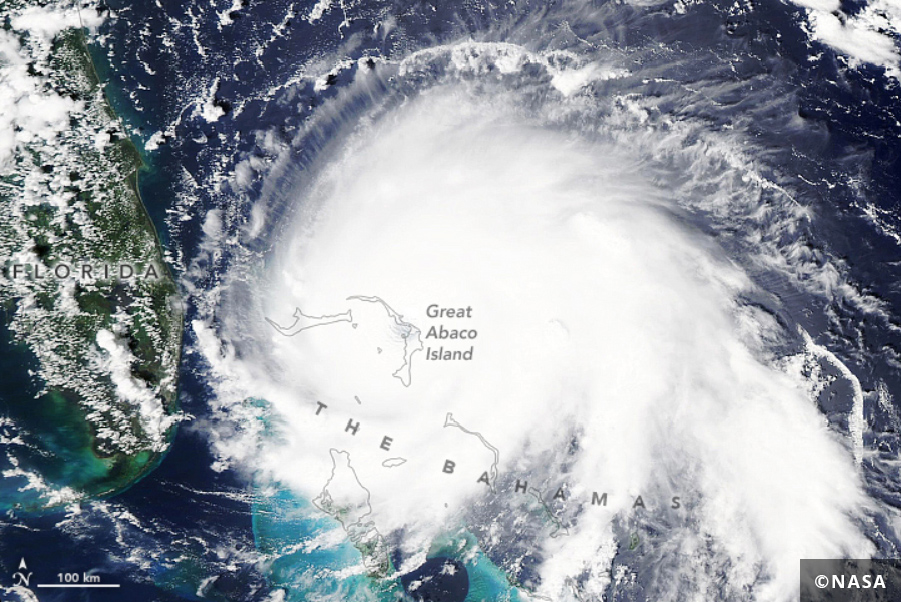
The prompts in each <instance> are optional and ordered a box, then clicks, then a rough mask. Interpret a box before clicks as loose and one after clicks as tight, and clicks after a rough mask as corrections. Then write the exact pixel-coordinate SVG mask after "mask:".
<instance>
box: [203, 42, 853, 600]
mask: <svg viewBox="0 0 901 602" xmlns="http://www.w3.org/2000/svg"><path fill="white" fill-rule="evenodd" d="M459 58H461V60H462V59H463V58H465V53H464V54H461V55H460V57H459ZM461 65H463V66H464V67H466V65H470V66H472V64H471V62H469V61H463V62H462V63H461ZM473 68H475V67H473ZM510 68H511V69H513V67H510ZM633 150H634V147H633V146H629V145H626V144H622V145H614V144H609V143H604V144H602V143H598V144H595V145H591V144H588V143H584V142H575V141H573V140H571V139H568V138H566V137H564V136H562V135H560V134H555V133H552V132H550V131H548V130H544V129H541V128H538V127H534V124H528V123H522V122H518V121H517V120H516V119H514V118H511V113H510V112H509V111H506V110H505V108H504V107H503V102H501V101H497V102H495V104H493V105H489V104H486V103H483V102H475V101H473V99H472V97H470V96H469V95H468V94H466V93H465V92H462V91H461V90H459V89H455V88H452V87H451V88H438V89H434V90H432V91H430V92H429V93H426V94H424V95H423V97H422V98H420V99H418V100H415V101H409V102H408V103H407V104H405V105H404V106H403V107H402V108H400V109H399V110H398V111H397V112H396V113H393V114H391V115H389V116H387V117H385V118H383V119H382V120H381V122H380V123H379V124H378V125H376V126H374V127H372V128H370V129H368V130H365V131H364V134H363V135H362V136H361V138H360V139H358V140H356V141H355V142H354V143H352V144H350V145H349V147H348V150H347V152H346V154H345V155H344V156H343V157H341V158H338V159H336V160H335V161H334V162H333V163H332V164H331V166H330V167H329V168H328V169H327V170H326V171H325V172H324V173H323V174H322V176H321V178H320V180H319V182H318V183H317V185H316V186H315V187H314V188H313V189H312V190H308V191H298V193H297V194H298V199H297V204H298V206H300V207H302V210H301V211H300V212H299V216H298V217H297V218H296V221H295V222H294V224H293V226H292V228H291V229H290V230H289V233H288V235H287V237H286V239H285V240H284V241H282V243H281V244H280V246H279V248H278V253H277V257H276V258H274V259H273V260H272V261H270V262H269V263H268V265H269V269H270V272H269V280H268V282H265V283H261V284H260V285H259V286H260V287H261V288H256V287H255V288H254V293H253V297H254V299H256V300H257V301H258V302H259V305H258V304H257V302H255V301H254V299H247V298H244V297H241V296H235V297H230V298H227V299H226V302H225V306H224V309H223V311H222V312H221V314H219V315H220V319H221V320H222V323H223V327H224V329H225V331H226V333H231V335H232V336H231V337H230V341H231V345H234V347H232V346H231V345H230V346H229V347H228V348H226V349H225V350H223V348H222V346H221V345H220V344H219V343H218V341H215V340H214V339H213V337H211V336H209V335H208V333H207V334H206V335H205V336H204V346H205V347H206V348H207V349H208V352H207V353H208V354H209V356H210V358H211V360H212V361H214V362H215V365H216V371H217V373H218V374H219V375H220V376H227V377H228V378H229V379H230V380H229V382H230V383H233V384H234V383H238V385H235V386H236V391H237V390H241V391H244V392H245V393H246V394H249V395H253V396H255V397H262V398H265V399H266V400H268V401H269V402H270V403H272V404H273V406H274V408H275V410H276V413H277V415H278V416H279V420H280V425H281V428H280V438H279V440H278V442H275V443H272V444H271V445H266V446H263V447H262V448H260V447H259V443H260V442H259V440H258V439H252V438H249V439H244V440H242V439H241V437H240V436H236V435H235V433H229V434H228V435H227V436H225V437H224V438H223V439H222V440H220V441H219V442H218V443H219V444H221V446H222V447H221V448H220V449H221V450H225V452H226V454H231V455H232V456H233V457H235V458H238V457H239V456H240V460H241V461H244V462H248V463H249V464H250V465H252V466H254V467H256V468H258V469H264V470H265V471H268V472H269V473H270V474H271V475H272V476H273V477H274V478H277V479H279V480H281V481H283V482H285V483H288V484H290V485H291V486H292V487H294V488H295V489H296V490H297V491H298V492H300V493H301V494H303V495H305V496H307V497H308V498H313V497H315V496H316V495H317V494H318V493H319V492H320V491H321V489H322V487H323V485H324V483H325V482H326V481H327V480H328V478H329V474H330V471H331V468H332V464H331V461H330V456H329V449H332V448H335V449H340V450H343V451H348V452H349V454H350V461H351V463H352V464H353V466H354V470H355V471H356V473H357V474H358V475H359V476H360V479H361V482H362V483H364V484H365V486H366V487H367V488H368V489H369V490H370V491H371V493H372V500H371V504H372V518H373V520H375V521H376V524H377V525H378V527H379V529H383V530H384V531H386V532H387V531H392V530H398V529H401V528H403V529H404V533H405V536H406V537H408V538H411V539H412V540H413V541H414V542H419V543H422V542H428V541H429V539H430V537H431V536H433V535H434V534H435V533H436V532H437V531H440V530H441V529H444V528H448V527H449V526H451V525H454V524H456V523H455V521H457V520H459V518H460V516H461V513H462V512H464V511H466V510H467V509H468V508H470V507H471V504H472V502H473V500H476V499H480V498H483V497H484V496H487V495H489V494H487V493H486V492H485V487H484V486H483V485H481V484H478V483H476V479H477V477H478V476H479V475H480V473H481V472H482V470H487V469H488V466H489V465H490V462H491V461H492V458H493V456H492V454H491V453H490V452H489V451H488V450H487V449H486V448H485V447H484V446H483V445H481V443H480V442H479V441H478V440H477V439H476V438H475V437H472V436H471V435H467V434H466V433H464V432H462V431H460V430H459V429H447V428H443V424H444V418H445V415H446V413H447V412H453V415H454V418H455V419H456V420H458V421H459V422H460V423H461V424H464V425H465V426H466V427H467V428H469V429H471V430H477V431H479V432H480V433H481V434H482V435H484V437H485V438H486V439H487V440H488V441H490V443H491V444H492V445H493V446H495V447H496V448H497V449H499V450H500V458H501V464H500V470H501V473H502V474H505V475H517V477H518V478H519V477H520V476H521V478H523V479H531V480H532V482H537V483H539V484H540V483H541V480H542V479H546V478H550V477H552V476H554V475H559V474H560V473H561V471H562V465H563V464H564V463H567V464H568V465H569V473H568V476H567V477H566V481H567V483H568V485H570V486H571V487H572V488H573V491H574V494H578V495H581V496H582V499H585V500H586V501H587V500H590V494H591V491H592V490H593V489H595V488H597V489H599V490H606V491H610V492H611V494H612V495H611V501H610V508H609V509H610V510H611V511H612V513H613V514H612V515H617V514H619V515H626V514H627V513H628V511H629V509H630V505H631V503H632V499H631V497H630V496H634V495H636V494H638V493H645V492H648V493H660V492H663V491H667V490H668V488H671V487H674V486H675V487H679V488H683V489H684V490H685V491H687V492H690V494H691V495H692V496H694V499H696V500H697V501H698V505H697V506H696V507H695V509H694V510H693V512H695V514H694V515H693V516H694V518H695V519H696V522H694V523H693V525H692V526H691V527H687V528H686V534H685V535H684V541H683V545H684V547H685V548H686V549H690V548H693V549H696V550H701V549H704V547H705V546H706V545H707V544H706V543H705V542H707V541H710V540H712V541H714V542H715V545H714V546H713V550H714V551H713V552H710V553H711V554H713V555H714V556H715V557H714V559H713V560H712V562H717V563H719V565H718V566H723V567H726V566H728V567H730V568H729V571H730V572H729V586H730V587H733V588H734V592H740V591H742V588H745V587H750V586H752V585H756V587H757V588H758V589H757V590H756V591H757V594H758V599H760V600H790V599H793V598H794V597H795V596H796V588H797V562H798V559H799V558H802V557H832V556H836V555H839V556H840V555H843V554H848V555H851V556H865V555H867V554H868V553H869V552H870V547H871V546H870V544H869V542H868V541H867V540H866V539H865V538H864V537H863V535H862V534H861V533H860V531H859V528H858V525H857V523H856V522H855V517H857V518H859V513H860V512H861V511H862V509H863V508H866V506H867V498H866V496H865V495H864V493H863V491H862V489H861V485H860V482H859V476H858V473H857V471H856V469H855V466H854V462H853V459H852V456H851V454H850V453H849V452H848V450H847V449H846V447H845V445H844V444H843V442H841V441H840V440H839V439H838V437H837V436H836V435H835V434H834V433H832V432H831V431H830V430H829V429H828V428H827V426H826V423H825V419H824V418H823V417H822V416H821V415H820V414H819V413H818V411H817V409H816V406H815V404H813V403H812V401H811V400H810V398H809V397H808V395H807V394H806V391H807V390H808V389H809V388H810V387H809V386H808V385H807V384H806V383H805V382H804V381H803V379H802V378H800V377H793V376H790V375H788V374H786V373H785V372H783V371H782V370H780V369H778V368H777V367H775V366H772V365H769V364H768V363H766V362H765V361H764V360H762V359H760V355H761V354H759V353H758V351H759V346H760V344H761V340H762V339H761V338H760V336H759V335H760V333H762V332H765V331H769V330H772V328H773V325H772V323H770V322H769V321H767V320H766V319H765V318H758V317H757V316H755V315H754V314H753V313H749V312H745V311H743V310H742V308H741V307H740V306H739V304H738V302H737V300H736V299H737V297H738V295H739V294H740V293H742V292H746V291H748V290H749V289H751V288H753V286H752V285H751V283H750V282H749V280H748V279H747V278H746V277H745V275H744V274H743V273H741V272H740V271H739V270H738V269H737V268H736V267H735V266H733V265H732V264H730V263H728V262H726V261H724V260H722V259H721V258H718V257H717V256H716V254H715V248H713V247H711V245H710V244H709V243H708V242H707V241H705V240H703V239H701V238H699V235H698V234H696V233H693V232H691V231H689V230H686V229H685V228H684V227H683V226H682V225H680V224H679V223H678V222H677V221H675V220H674V219H673V218H672V217H671V216H670V214H669V213H667V212H666V211H664V210H662V209H664V208H671V207H672V202H671V200H670V199H669V198H668V193H667V190H666V188H665V187H661V186H659V185H657V184H655V183H652V182H650V181H648V180H646V179H644V178H643V177H642V176H641V174H640V172H639V170H638V169H637V168H636V165H637V164H638V162H637V161H636V159H635V157H634V156H631V154H630V153H631V152H632V151H633ZM351 295H378V296H380V297H381V298H382V299H384V300H385V301H386V302H387V303H388V304H390V305H391V306H392V307H393V308H394V309H395V310H396V311H397V312H398V313H400V314H402V315H403V316H404V319H405V320H408V321H410V322H412V323H413V324H415V325H416V326H417V327H418V328H420V330H422V332H423V336H424V334H425V333H426V332H427V329H428V327H430V326H432V325H435V326H437V325H438V324H439V323H441V324H443V325H444V327H446V328H453V327H455V325H456V324H461V325H464V324H465V326H466V327H467V328H474V329H477V330H478V338H477V339H476V341H473V343H472V345H473V347H474V349H475V354H474V359H473V360H472V361H471V362H435V361H432V362H429V361H425V360H424V357H423V355H422V353H420V354H419V355H417V356H414V359H413V372H412V373H413V381H412V384H411V386H410V387H404V386H402V384H401V383H400V382H399V381H398V380H397V379H395V378H393V377H392V374H393V372H394V370H395V369H396V368H397V367H398V365H399V364H398V361H399V359H401V358H402V353H401V351H402V340H401V339H400V338H399V336H398V332H397V330H396V329H395V328H393V327H392V323H391V321H390V320H387V319H386V317H385V312H384V311H382V310H381V308H380V306H378V305H375V304H367V303H362V302H358V301H348V300H347V297H349V296H351ZM433 303H437V304H440V305H443V306H450V307H467V306H471V307H472V308H473V311H472V318H471V319H467V320H456V319H445V320H432V319H430V318H429V317H428V316H427V315H426V308H427V307H428V306H429V305H430V304H433ZM295 305H296V306H299V307H301V308H302V309H303V310H304V311H305V313H307V314H308V315H316V316H320V315H329V314H336V313H338V312H343V311H346V310H348V309H350V310H352V312H353V316H354V322H355V324H356V325H357V326H356V327H354V326H352V325H351V324H348V323H346V322H342V323H336V324H334V325H329V326H323V327H320V328H314V329H310V330H308V331H305V332H302V333H301V334H299V335H297V336H294V337H285V336H282V335H280V334H278V333H276V332H275V331H274V330H273V329H272V328H270V327H269V325H268V324H266V322H265V321H264V320H263V317H264V316H268V317H271V318H273V319H276V320H279V319H280V318H282V319H284V323H289V322H290V319H289V318H290V316H291V315H292V314H293V311H294V307H295ZM758 319H761V320H762V321H760V322H759V323H758ZM199 331H200V332H202V333H206V329H205V327H203V326H200V329H199ZM747 333H751V334H752V335H753V336H748V334H747ZM424 343H425V344H426V345H427V346H432V347H436V346H438V345H439V344H440V343H439V342H436V341H433V340H424ZM467 347H468V345H467ZM356 397H359V399H360V401H357V400H356V399H355V398H356ZM238 398H240V395H238ZM317 401H321V402H322V403H325V404H327V405H328V408H327V409H326V410H325V411H323V412H322V413H321V414H320V415H319V416H317V415H316V414H315V410H316V407H317V406H316V402H317ZM230 411H238V410H235V409H234V408H230ZM349 421H352V422H353V423H355V422H357V421H359V423H360V429H361V430H360V431H359V433H358V434H357V435H351V434H350V433H348V432H347V431H346V427H347V425H348V422H349ZM385 435H389V436H391V437H392V438H393V440H394V442H393V444H392V447H391V451H390V452H384V453H383V452H382V451H381V450H380V449H379V443H380V441H381V440H382V437H384V436H385ZM573 436H576V437H577V438H578V440H579V448H578V451H577V452H574V455H569V454H568V450H569V443H570V440H571V438H572V437H573ZM394 456H399V457H403V458H405V459H407V462H406V463H405V464H404V465H403V466H399V467H395V468H392V469H386V468H385V467H383V466H382V461H383V460H385V459H386V458H388V457H394ZM446 459H452V460H453V461H454V462H455V463H456V470H455V473H454V474H453V475H451V474H447V473H444V472H442V470H441V467H442V465H443V463H444V461H445V460H446ZM561 478H562V477H561ZM499 495H507V496H508V497H507V498H504V499H505V500H507V501H506V502H505V503H509V506H510V508H511V509H512V511H514V512H515V511H517V510H516V509H517V508H518V506H517V504H519V503H520V502H519V501H518V500H519V498H516V497H513V496H510V494H509V492H502V493H501V494H499ZM612 515H611V514H609V513H608V514H605V515H603V516H598V515H585V516H583V517H580V518H579V519H578V520H576V523H575V524H574V525H573V526H572V529H571V532H572V534H571V535H570V536H569V537H559V538H555V539H553V540H547V541H546V542H545V545H546V550H547V551H548V552H549V556H548V560H547V562H546V563H545V564H544V565H543V566H542V568H541V573H542V577H543V579H544V583H545V586H544V587H545V588H546V589H545V590H542V593H545V594H548V595H551V596H555V597H556V596H559V595H561V591H562V590H565V589H567V588H568V587H569V586H568V585H567V584H568V583H569V581H568V580H569V578H571V577H573V576H575V575H577V574H579V573H580V572H582V571H586V572H588V573H589V574H591V575H592V576H593V578H594V579H595V582H594V583H595V584H597V583H600V582H601V581H602V580H603V579H604V578H605V577H604V575H605V571H606V570H607V567H609V564H610V561H611V559H612V557H613V554H614V553H615V551H616V549H617V546H616V544H615V541H614V540H613V537H614V534H613V531H612V529H611V522H610V519H611V516H612ZM687 558H688V559H687V560H686V561H685V562H686V563H688V564H692V562H694V561H692V560H690V558H691V556H690V555H689V556H688V557H687ZM761 567H763V569H764V572H763V575H765V577H763V579H762V582H759V581H758V580H759V579H761V577H760V575H761V571H760V569H761ZM696 568H697V569H698V570H697V571H695V570H694V569H691V570H688V568H686V569H685V570H686V571H687V574H689V575H691V574H694V573H695V572H697V573H698V576H697V577H696V578H694V577H692V579H695V581H694V587H697V588H699V596H701V597H704V595H705V593H706V594H707V596H708V598H709V596H710V595H712V592H713V591H715V590H713V589H711V590H710V591H706V590H704V588H705V587H707V585H705V582H704V577H703V574H702V573H703V570H702V569H703V567H696ZM709 586H710V587H711V588H713V587H717V586H718V584H716V583H713V582H711V583H710V584H709ZM670 593H672V592H670ZM666 595H667V594H666V592H663V594H662V596H663V597H661V599H666Z"/></svg>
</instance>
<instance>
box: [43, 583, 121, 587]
mask: <svg viewBox="0 0 901 602" xmlns="http://www.w3.org/2000/svg"><path fill="white" fill-rule="evenodd" d="M38 587H119V584H118V583H65V584H64V583H60V584H56V583H38Z"/></svg>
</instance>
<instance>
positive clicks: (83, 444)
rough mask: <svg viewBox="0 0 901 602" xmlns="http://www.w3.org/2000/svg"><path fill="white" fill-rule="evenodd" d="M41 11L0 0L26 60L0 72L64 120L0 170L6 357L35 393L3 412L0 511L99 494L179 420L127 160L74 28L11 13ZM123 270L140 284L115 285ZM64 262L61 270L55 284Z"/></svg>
mask: <svg viewBox="0 0 901 602" xmlns="http://www.w3.org/2000/svg"><path fill="white" fill-rule="evenodd" d="M38 4H40V6H47V7H50V8H51V9H52V8H54V7H55V5H54V4H53V3H49V4H48V3H37V4H36V3H29V2H20V1H17V2H11V1H7V2H3V1H0V15H5V16H6V18H5V19H0V26H2V29H0V34H3V35H5V36H6V38H7V39H15V40H16V41H17V43H18V45H19V48H18V53H19V57H20V58H21V59H22V61H23V62H22V64H18V65H17V64H15V61H13V60H10V59H9V58H8V57H7V58H8V60H7V64H6V65H3V64H2V59H3V56H2V55H0V69H4V70H6V71H7V72H6V76H7V81H14V82H19V83H18V85H19V86H20V87H22V86H25V85H26V84H27V85H28V86H32V87H34V89H35V92H34V93H35V94H38V95H40V97H41V98H43V99H46V100H47V102H48V103H50V104H48V106H50V107H64V108H65V111H66V112H67V113H66V117H67V119H66V122H64V123H63V125H62V127H56V129H54V130H53V131H50V132H49V133H48V127H44V128H43V129H42V130H40V131H39V132H38V134H39V135H37V136H33V137H32V138H33V139H32V140H29V136H22V137H21V138H22V139H23V140H24V141H22V140H20V141H19V142H18V143H17V145H16V148H15V150H14V153H13V155H12V157H11V158H10V159H8V160H7V161H6V162H5V163H3V162H2V161H0V257H2V264H3V265H2V268H3V273H2V277H0V303H2V305H3V313H2V315H3V316H5V318H6V320H5V324H3V327H5V328H6V329H8V331H9V333H10V337H9V338H10V343H9V345H10V346H11V347H10V350H11V351H9V353H10V354H13V353H21V354H22V355H23V362H22V365H26V364H28V363H29V362H28V361H26V359H25V358H26V356H28V358H30V363H31V364H32V365H33V366H34V369H33V374H32V375H31V376H32V379H31V380H32V385H33V387H34V388H35V389H36V390H35V391H34V392H33V393H32V394H31V395H28V394H27V392H22V394H20V395H18V396H10V395H7V396H6V399H5V403H4V405H3V406H2V407H0V420H4V421H6V422H7V423H9V424H10V425H12V426H11V428H13V429H14V431H15V432H16V433H17V436H18V437H19V438H20V439H21V440H22V441H24V444H23V445H21V446H11V447H9V448H8V449H9V450H11V451H9V452H8V456H7V458H6V461H7V462H8V463H10V464H11V465H12V466H13V467H14V468H13V470H12V472H7V477H12V479H13V481H10V479H9V478H7V479H6V480H5V482H4V486H3V487H0V509H12V510H19V511H23V510H24V511H42V510H45V509H47V508H51V507H54V506H58V505H59V504H63V503H67V502H72V501H79V500H84V499H88V498H97V497H103V496H109V495H112V494H114V493H116V492H119V491H121V490H123V489H124V488H126V487H128V486H129V485H130V484H132V483H134V482H135V481H136V480H137V479H139V478H140V477H142V476H143V475H145V474H146V473H147V472H148V471H150V470H151V469H152V468H153V467H154V466H156V464H157V463H158V462H159V460H160V459H161V458H162V456H163V454H164V453H165V451H166V449H167V448H168V445H169V443H170V441H171V438H172V436H173V434H174V429H175V427H176V424H177V422H178V407H177V398H176V394H177V386H178V382H177V374H178V363H179V355H180V347H181V334H182V326H183V324H182V321H183V312H182V309H181V305H180V302H179V299H178V294H177V287H176V284H175V280H174V278H173V276H172V274H171V273H170V271H169V269H168V267H167V266H166V264H165V262H164V259H163V254H162V249H161V245H160V242H159V238H158V236H157V234H156V232H155V230H154V227H153V223H152V222H151V220H150V218H149V216H148V215H147V212H146V210H145V208H144V206H143V204H142V201H141V198H140V195H139V192H138V186H137V173H138V169H139V168H140V167H141V159H140V155H139V153H138V151H137V149H136V148H135V146H134V145H133V143H132V142H131V141H130V140H129V138H128V137H127V135H126V134H125V133H124V129H123V127H122V125H121V123H120V122H119V120H118V118H117V116H116V115H115V113H114V112H113V110H112V108H111V107H110V105H109V103H108V102H107V99H106V97H105V95H104V91H103V86H102V85H101V82H100V80H99V78H98V77H97V73H96V71H95V69H94V66H93V63H92V61H91V57H90V54H89V52H88V48H87V39H86V33H85V30H84V29H82V28H80V27H70V28H68V29H64V30H62V31H60V32H59V33H57V34H56V35H54V36H52V38H48V37H47V36H42V35H40V34H39V33H33V32H30V31H27V30H24V31H23V30H21V29H15V28H14V25H13V23H14V22H15V20H14V18H13V17H14V16H15V15H16V14H17V11H22V10H27V9H28V7H29V6H33V5H34V6H36V5H38ZM60 6H62V7H63V8H65V7H70V6H71V5H68V4H64V5H60ZM90 10H93V9H90ZM0 41H3V40H0ZM14 78H15V79H14ZM0 85H2V84H0ZM58 125H59V124H57V126H58ZM15 127H16V128H17V130H16V131H17V132H21V131H25V132H26V133H28V131H27V128H28V127H30V126H29V123H28V122H27V121H25V120H24V119H23V120H22V121H21V123H15ZM0 134H2V132H0ZM0 158H2V157H0ZM85 265H87V266H90V267H91V269H90V270H88V271H87V272H85V271H84V267H83V266H85ZM123 265H125V266H130V267H131V268H133V269H134V270H135V271H136V272H137V274H136V275H135V276H132V277H126V278H120V277H117V275H116V272H117V270H118V269H120V268H119V266H123ZM16 266H19V267H16ZM63 266H68V267H69V268H70V269H69V272H74V273H69V274H66V277H58V276H59V274H63V273H65V270H63V269H62V267H63ZM103 266H111V269H112V272H113V274H111V275H109V277H107V276H106V275H104V274H103ZM54 269H59V270H60V272H59V274H57V276H54V275H53V270H54ZM40 275H44V277H43V278H37V277H36V276H40ZM145 276H146V277H145ZM14 348H15V349H14ZM6 363H7V364H8V363H9V362H6ZM7 369H8V368H7ZM0 461H2V458H0ZM16 477H18V479H17V478H16ZM14 483H18V484H19V486H18V487H15V489H13V484H14ZM23 483H24V484H25V485H23Z"/></svg>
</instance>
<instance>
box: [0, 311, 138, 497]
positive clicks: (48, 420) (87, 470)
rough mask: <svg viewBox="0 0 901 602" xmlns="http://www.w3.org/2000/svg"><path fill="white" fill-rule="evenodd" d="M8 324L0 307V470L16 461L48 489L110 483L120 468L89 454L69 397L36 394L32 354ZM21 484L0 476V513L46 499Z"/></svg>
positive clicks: (100, 488) (84, 428)
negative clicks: (1, 442) (1, 444)
mask: <svg viewBox="0 0 901 602" xmlns="http://www.w3.org/2000/svg"><path fill="white" fill-rule="evenodd" d="M8 322H9V316H8V314H7V312H6V311H3V310H0V374H2V375H3V378H0V416H4V417H6V418H7V419H8V423H7V424H4V425H3V426H2V427H0V429H2V433H0V435H2V438H3V439H4V440H5V441H6V442H8V445H5V446H4V451H5V453H4V454H3V456H2V457H0V468H2V469H3V470H9V469H12V468H14V466H13V464H14V463H16V464H17V465H18V468H20V469H22V470H23V471H26V472H36V473H37V474H39V475H41V477H42V479H43V480H44V482H45V483H47V484H48V485H50V486H52V487H67V486H68V487H74V488H78V489H81V490H83V491H85V492H88V493H91V494H102V493H103V492H104V491H105V490H108V489H110V488H111V487H115V481H117V480H118V478H119V477H121V476H124V467H122V468H120V467H119V465H118V464H117V462H116V460H115V459H113V458H98V457H97V456H96V455H95V454H94V453H93V451H92V448H91V444H92V436H91V431H90V428H89V426H88V424H87V422H86V420H85V415H84V412H83V411H82V410H81V408H80V407H79V406H78V404H77V403H76V402H75V401H73V400H70V399H68V398H67V397H66V396H65V394H63V393H60V392H56V391H51V392H49V393H45V394H42V395H41V394H39V393H40V391H41V383H40V382H39V380H38V379H37V378H35V377H32V376H31V375H30V373H31V372H33V371H34V370H36V369H37V358H36V357H35V356H34V354H32V353H31V351H30V350H29V349H28V348H27V347H25V346H24V345H21V344H18V343H16V342H15V341H14V340H13V338H12V333H10V332H9V330H8V328H7V324H8ZM9 442H12V443H9ZM148 459H149V458H148ZM146 461H147V459H145V460H144V463H146ZM120 472H121V473H122V474H120ZM27 485H28V481H27V479H26V478H25V477H19V476H16V477H6V478H3V479H0V511H6V510H9V509H16V510H24V511H39V510H42V509H43V508H44V507H45V505H46V502H47V500H46V499H44V498H42V496H41V488H40V487H27Z"/></svg>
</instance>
